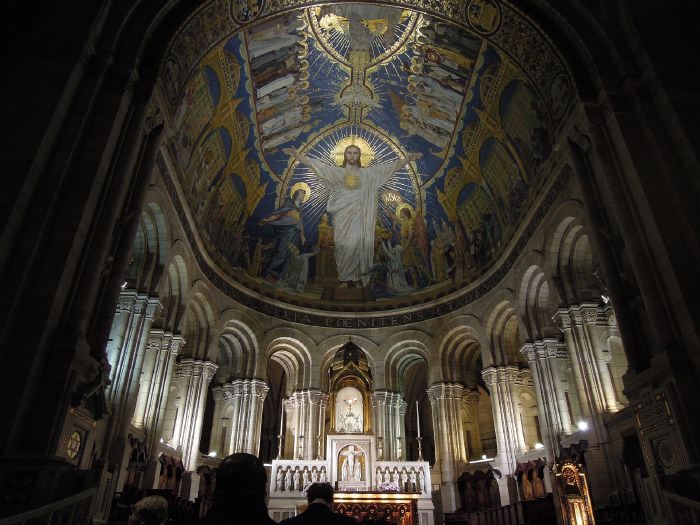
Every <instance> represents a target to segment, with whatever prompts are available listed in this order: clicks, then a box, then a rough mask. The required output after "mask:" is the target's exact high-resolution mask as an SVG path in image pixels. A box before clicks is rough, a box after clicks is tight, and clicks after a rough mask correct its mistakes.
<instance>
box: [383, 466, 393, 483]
mask: <svg viewBox="0 0 700 525" xmlns="http://www.w3.org/2000/svg"><path fill="white" fill-rule="evenodd" d="M390 482H391V474H389V468H388V467H387V468H386V470H385V471H384V483H390Z"/></svg>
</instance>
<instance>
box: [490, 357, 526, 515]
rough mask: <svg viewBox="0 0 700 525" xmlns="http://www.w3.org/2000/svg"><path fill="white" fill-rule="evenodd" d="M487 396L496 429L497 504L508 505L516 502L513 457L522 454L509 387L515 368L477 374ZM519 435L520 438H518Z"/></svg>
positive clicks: (512, 397) (516, 419)
mask: <svg viewBox="0 0 700 525" xmlns="http://www.w3.org/2000/svg"><path fill="white" fill-rule="evenodd" d="M481 374H482V376H483V378H484V382H485V383H486V386H487V387H488V389H489V392H490V393H491V408H492V410H493V421H494V427H495V429H496V448H497V449H498V455H497V457H496V465H497V468H498V469H499V470H500V471H501V474H502V475H503V477H502V478H501V479H500V480H499V482H498V486H499V490H500V493H501V504H502V505H510V504H511V503H515V502H517V501H518V491H517V486H516V483H515V479H514V478H513V473H514V472H515V468H516V456H517V455H518V454H519V453H522V452H524V450H523V449H524V441H523V437H522V425H521V424H520V415H519V413H518V410H517V406H516V405H514V403H513V401H514V396H513V390H514V389H513V388H512V387H513V384H514V382H515V379H516V378H517V375H518V368H517V367H515V366H499V367H489V368H486V369H485V370H483V371H482V372H481ZM518 434H520V435H518Z"/></svg>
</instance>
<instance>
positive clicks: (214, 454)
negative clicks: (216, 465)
mask: <svg viewBox="0 0 700 525" xmlns="http://www.w3.org/2000/svg"><path fill="white" fill-rule="evenodd" d="M209 457H210V458H215V457H216V450H212V451H211V452H209Z"/></svg>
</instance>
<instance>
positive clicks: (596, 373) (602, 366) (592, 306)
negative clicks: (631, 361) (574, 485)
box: [554, 303, 618, 502]
mask: <svg viewBox="0 0 700 525" xmlns="http://www.w3.org/2000/svg"><path fill="white" fill-rule="evenodd" d="M554 321H555V323H556V324H557V326H558V327H559V328H560V329H561V331H562V333H563V334H564V342H565V343H566V347H567V350H568V353H569V359H570V360H571V364H572V366H571V368H572V371H573V375H574V380H575V383H576V391H577V393H578V397H579V404H580V406H581V412H582V416H583V418H584V419H585V421H586V423H588V425H589V428H588V430H586V431H585V439H586V440H587V441H588V451H587V456H586V464H587V466H588V470H589V472H591V473H595V475H592V476H590V479H589V481H590V488H591V494H592V495H593V497H594V500H595V501H598V502H602V501H605V500H606V497H607V494H609V493H610V491H611V490H613V489H614V488H615V486H616V482H615V479H614V478H615V474H614V472H615V471H616V470H617V463H616V461H617V460H616V458H614V457H613V452H612V451H611V450H609V449H608V446H607V444H608V443H609V442H610V436H609V433H608V429H607V427H606V426H605V420H604V416H605V414H606V413H607V412H617V411H618V404H617V400H616V396H615V390H614V388H613V384H612V380H611V378H610V374H609V371H608V368H607V363H606V361H605V359H606V358H607V355H608V351H607V348H605V347H604V346H603V345H602V344H601V341H600V337H599V336H600V331H601V330H606V329H608V328H609V326H608V316H606V315H605V312H604V311H603V310H602V309H601V308H600V307H599V306H598V305H597V304H596V303H582V304H580V305H572V306H569V308H566V309H565V308H560V309H559V310H557V313H556V314H555V315H554ZM582 437H583V436H582Z"/></svg>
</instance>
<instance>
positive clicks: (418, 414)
mask: <svg viewBox="0 0 700 525" xmlns="http://www.w3.org/2000/svg"><path fill="white" fill-rule="evenodd" d="M416 426H417V427H418V437H420V412H419V411H418V401H416Z"/></svg>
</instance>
